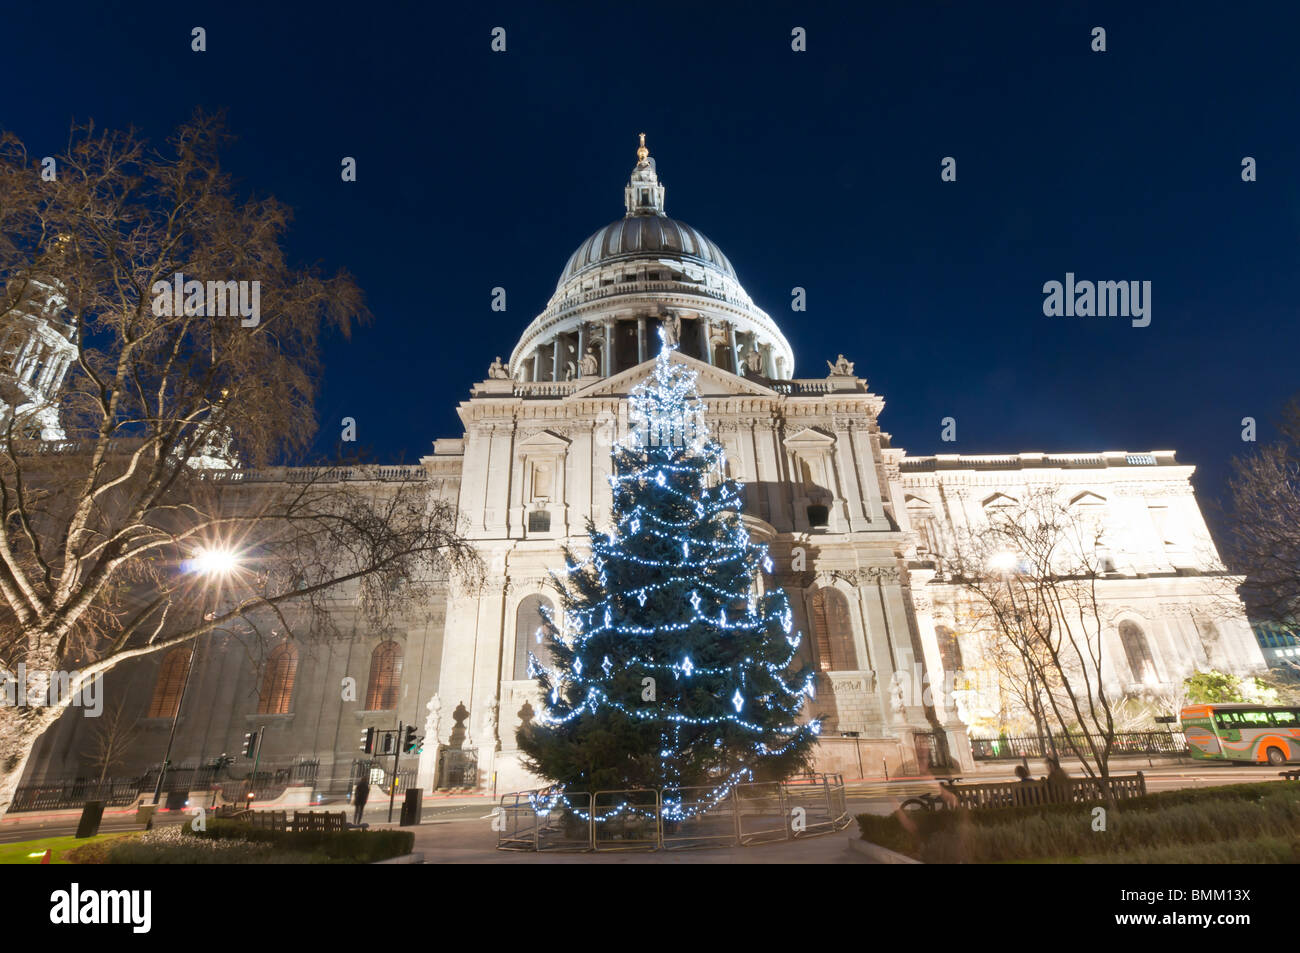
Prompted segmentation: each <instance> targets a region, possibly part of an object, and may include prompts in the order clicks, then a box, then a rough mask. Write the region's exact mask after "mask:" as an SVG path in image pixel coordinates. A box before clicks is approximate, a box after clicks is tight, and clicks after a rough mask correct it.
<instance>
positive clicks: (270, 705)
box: [257, 642, 298, 715]
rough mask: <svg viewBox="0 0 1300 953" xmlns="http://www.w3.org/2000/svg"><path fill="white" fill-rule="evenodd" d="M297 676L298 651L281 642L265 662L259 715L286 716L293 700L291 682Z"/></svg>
mask: <svg viewBox="0 0 1300 953" xmlns="http://www.w3.org/2000/svg"><path fill="white" fill-rule="evenodd" d="M297 675H298V649H297V648H296V647H295V646H294V645H293V644H292V643H290V642H281V643H280V644H279V645H277V646H276V647H275V649H274V650H273V651H272V652H271V656H270V658H268V659H267V660H266V672H265V673H264V674H263V675H262V691H261V694H260V696H259V698H258V702H257V713H258V714H259V715H287V714H288V713H289V702H290V700H291V699H292V698H293V682H294V679H295V678H296V677H297Z"/></svg>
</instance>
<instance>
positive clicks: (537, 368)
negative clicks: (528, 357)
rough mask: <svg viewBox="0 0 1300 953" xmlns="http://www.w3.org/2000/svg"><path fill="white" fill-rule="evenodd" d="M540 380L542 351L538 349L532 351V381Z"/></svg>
mask: <svg viewBox="0 0 1300 953" xmlns="http://www.w3.org/2000/svg"><path fill="white" fill-rule="evenodd" d="M541 379H542V350H541V348H538V349H537V350H535V351H533V380H534V381H540V380H541Z"/></svg>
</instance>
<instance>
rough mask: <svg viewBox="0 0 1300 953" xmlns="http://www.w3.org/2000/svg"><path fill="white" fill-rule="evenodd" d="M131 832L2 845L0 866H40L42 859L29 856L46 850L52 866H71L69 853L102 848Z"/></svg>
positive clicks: (68, 835) (52, 838)
mask: <svg viewBox="0 0 1300 953" xmlns="http://www.w3.org/2000/svg"><path fill="white" fill-rule="evenodd" d="M128 833H129V832H122V833H113V834H96V835H95V836H94V837H82V838H76V837H73V836H72V835H71V834H67V835H65V836H63V837H42V838H40V839H39V840H24V841H16V842H15V843H12V844H0V864H39V863H40V862H41V858H40V857H29V856H28V854H35V853H38V852H39V853H40V854H42V855H44V853H45V851H46V850H49V851H50V863H51V864H71V863H76V861H75V860H71V859H69V858H68V856H67V854H68V852H69V851H71V850H73V849H74V848H75V849H81V848H84V847H90V846H96V847H101V846H102V845H105V844H106V843H108V842H109V841H111V840H114V839H116V838H120V837H126V836H127V835H128Z"/></svg>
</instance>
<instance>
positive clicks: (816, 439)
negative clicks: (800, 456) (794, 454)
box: [785, 427, 835, 450]
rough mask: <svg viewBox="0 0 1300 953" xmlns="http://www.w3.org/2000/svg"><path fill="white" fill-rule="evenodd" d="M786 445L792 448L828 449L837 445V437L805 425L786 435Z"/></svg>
mask: <svg viewBox="0 0 1300 953" xmlns="http://www.w3.org/2000/svg"><path fill="white" fill-rule="evenodd" d="M785 445H786V447H788V448H789V449H791V450H828V449H830V448H831V447H833V446H835V438H834V437H832V436H831V435H830V434H828V433H824V432H822V431H820V430H815V429H813V428H812V427H805V428H804V429H803V430H800V431H799V432H798V433H796V434H791V435H790V436H789V437H786V438H785Z"/></svg>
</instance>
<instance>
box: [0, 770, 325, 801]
mask: <svg viewBox="0 0 1300 953" xmlns="http://www.w3.org/2000/svg"><path fill="white" fill-rule="evenodd" d="M222 771H223V769H222V768H221V767H219V766H217V765H214V764H204V765H193V764H190V765H185V764H182V765H177V766H176V767H173V768H168V769H167V776H166V777H165V778H164V779H163V788H164V789H165V790H166V791H196V790H207V789H210V788H212V787H214V786H215V787H219V788H221V793H222V795H223V796H224V797H225V798H226V799H227V800H231V801H238V800H241V799H243V798H246V797H247V795H248V792H249V790H250V784H251V789H252V792H253V798H254V799H255V800H268V799H270V798H274V797H277V796H278V795H280V794H282V793H283V792H284V789H285V788H286V787H288V786H289V785H291V784H310V785H313V786H314V785H315V784H316V776H317V774H318V773H319V771H320V762H319V761H317V760H303V761H296V762H294V763H293V764H289V765H284V766H281V767H276V766H274V765H271V766H268V767H267V768H266V769H265V770H259V771H258V772H257V776H256V777H255V778H247V777H246V778H239V777H231V776H230V775H229V773H228V772H227V773H226V774H225V775H224V776H223V775H222ZM157 784H158V769H157V768H153V769H151V770H149V771H147V772H145V773H144V774H142V775H140V776H139V777H135V778H105V779H104V780H103V781H99V780H98V779H95V778H62V779H57V780H52V781H42V782H40V783H37V784H24V785H21V786H19V788H18V790H17V791H15V792H14V800H13V803H12V804H11V805H10V807H9V811H10V812H11V813H13V812H18V811H52V810H58V809H60V808H69V807H81V806H82V805H83V804H84V803H85V802H87V801H104V802H105V804H106V806H108V807H123V806H125V805H127V804H130V803H131V802H132V801H134V800H135V799H136V798H137V797H139V796H140V795H141V794H144V793H146V792H150V793H151V792H153V790H154V789H155V788H156V787H157Z"/></svg>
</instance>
